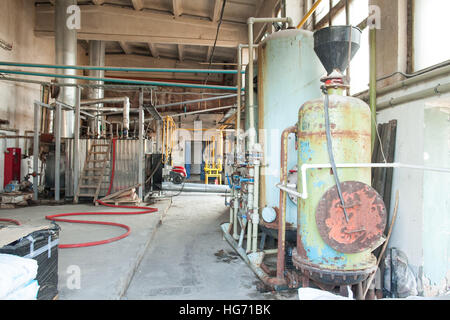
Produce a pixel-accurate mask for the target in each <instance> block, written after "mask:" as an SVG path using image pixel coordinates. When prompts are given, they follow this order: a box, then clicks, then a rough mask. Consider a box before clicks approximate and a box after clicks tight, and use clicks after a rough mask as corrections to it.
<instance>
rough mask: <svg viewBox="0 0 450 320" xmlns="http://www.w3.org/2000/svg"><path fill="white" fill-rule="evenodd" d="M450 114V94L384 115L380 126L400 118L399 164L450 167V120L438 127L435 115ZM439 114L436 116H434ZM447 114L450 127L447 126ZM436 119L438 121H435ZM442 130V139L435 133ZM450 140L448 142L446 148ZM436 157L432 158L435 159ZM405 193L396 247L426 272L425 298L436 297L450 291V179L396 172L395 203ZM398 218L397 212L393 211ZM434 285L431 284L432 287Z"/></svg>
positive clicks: (423, 85) (418, 271) (394, 238)
mask: <svg viewBox="0 0 450 320" xmlns="http://www.w3.org/2000/svg"><path fill="white" fill-rule="evenodd" d="M449 80H450V77H447V78H440V79H434V80H432V81H428V82H426V83H421V84H419V85H415V86H413V87H410V88H408V89H404V90H399V91H396V92H393V93H391V94H389V95H386V96H383V97H381V98H379V100H378V103H380V102H384V101H387V100H388V99H391V98H393V97H399V96H402V95H404V94H409V93H412V92H415V91H418V90H421V89H424V88H429V87H433V86H435V85H436V84H438V83H444V82H448V81H449ZM435 108H437V109H443V110H447V112H449V111H450V94H449V93H448V94H443V95H440V96H434V97H430V98H426V99H421V100H417V101H412V102H409V103H406V104H402V105H398V106H395V107H392V108H388V109H385V110H383V111H380V112H379V114H378V119H377V120H378V122H379V123H386V122H388V121H390V120H393V119H396V120H397V121H398V123H397V145H396V155H395V161H396V162H401V163H406V164H416V165H426V166H436V167H449V163H450V121H448V120H449V119H450V118H448V117H449V114H448V113H446V112H443V111H441V112H442V116H443V117H444V121H443V122H441V123H440V124H438V123H437V122H436V119H433V117H432V116H430V110H433V109H435ZM431 113H433V112H431ZM445 115H447V119H446V120H447V122H446V123H447V127H445V117H446V116H445ZM434 117H436V116H434ZM437 125H439V126H440V128H442V133H441V134H442V136H439V139H438V138H437V137H436V133H435V132H433V131H432V130H433V128H434V127H435V126H437ZM443 141H447V143H443ZM430 157H431V158H430ZM397 190H399V208H398V218H397V221H396V224H395V226H394V230H393V233H392V238H391V240H390V244H389V246H390V247H396V248H399V249H401V250H402V251H404V252H405V253H406V255H407V256H408V259H409V264H410V266H411V267H412V269H413V270H414V271H415V273H416V275H419V274H421V273H422V272H423V275H424V277H425V278H426V279H425V280H424V281H425V283H424V286H425V288H424V289H423V290H424V294H426V295H436V294H437V293H439V289H440V290H441V293H442V292H444V291H445V287H450V277H449V275H450V260H449V257H450V256H449V251H450V249H449V248H450V229H449V226H450V221H449V218H448V216H449V214H450V174H440V175H439V177H438V178H437V177H436V174H434V173H429V172H423V171H419V170H410V169H395V170H394V175H393V185H392V199H394V198H395V192H396V191H397ZM391 207H392V208H391V213H390V216H391V217H392V211H393V207H394V206H391ZM427 283H428V284H427Z"/></svg>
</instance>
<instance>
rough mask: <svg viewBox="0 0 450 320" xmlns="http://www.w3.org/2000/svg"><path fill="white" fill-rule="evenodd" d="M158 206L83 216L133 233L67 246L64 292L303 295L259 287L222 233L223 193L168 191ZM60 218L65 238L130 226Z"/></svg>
mask: <svg viewBox="0 0 450 320" xmlns="http://www.w3.org/2000/svg"><path fill="white" fill-rule="evenodd" d="M152 207H157V208H158V209H159V211H158V212H157V213H150V214H145V215H130V216H123V215H120V216H108V217H106V216H94V217H79V218H80V219H86V220H99V221H111V222H119V223H123V224H126V225H129V226H130V227H131V234H130V235H129V236H128V237H127V238H124V239H122V240H119V241H116V242H112V243H109V244H105V245H101V246H94V247H86V248H75V249H60V250H59V265H58V268H59V299H60V300H81V299H83V300H99V299H101V300H110V299H134V300H138V299H139V300H140V299H160V300H169V299H183V300H184V299H186V300H189V299H198V300H204V299H208V300H232V299H297V293H296V291H294V292H290V293H276V294H272V293H264V294H262V293H259V292H258V291H257V289H256V284H257V283H258V279H257V277H256V276H255V275H254V273H253V272H252V271H251V270H250V269H249V267H248V266H247V265H246V264H245V263H244V262H243V261H242V260H241V258H240V257H239V256H237V255H236V253H235V252H234V251H233V249H232V248H231V246H230V245H229V244H228V243H227V242H226V241H225V240H223V237H222V232H221V230H220V224H221V223H223V222H226V221H227V220H228V211H227V209H226V207H225V205H224V198H223V196H220V195H194V194H182V195H179V196H177V197H174V198H173V200H172V203H171V201H170V200H167V199H166V200H161V201H158V202H157V203H156V204H154V205H152ZM169 207H170V208H169ZM114 211H124V210H123V209H122V210H120V209H112V208H105V207H94V206H92V205H64V206H37V207H26V208H19V209H14V210H0V217H4V218H14V219H18V220H19V221H21V222H22V223H24V224H48V221H47V220H45V216H46V215H50V214H57V213H67V212H114ZM130 211H132V210H130ZM161 221H162V223H161ZM59 225H60V226H61V233H60V243H62V244H64V243H77V242H86V241H95V240H102V239H106V238H109V237H114V236H118V235H120V234H122V233H123V232H124V231H123V230H122V229H119V228H117V227H109V226H96V225H86V224H67V223H60V224H59ZM78 271H79V272H80V277H79V280H80V281H79V288H77V280H78V278H77V275H78Z"/></svg>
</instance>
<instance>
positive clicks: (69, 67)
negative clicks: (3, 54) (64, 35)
mask: <svg viewBox="0 0 450 320" xmlns="http://www.w3.org/2000/svg"><path fill="white" fill-rule="evenodd" d="M58 1H59V0H58ZM71 1H73V0H71ZM64 23H65V21H64ZM0 66H9V67H23V68H40V69H62V70H89V71H121V72H150V73H152V72H168V73H215V74H237V70H220V69H209V70H208V69H176V68H174V69H170V68H127V67H105V66H103V65H98V66H92V65H91V66H77V65H63V64H37V63H22V62H8V61H0Z"/></svg>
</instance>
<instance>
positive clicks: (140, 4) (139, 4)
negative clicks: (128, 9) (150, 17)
mask: <svg viewBox="0 0 450 320" xmlns="http://www.w3.org/2000/svg"><path fill="white" fill-rule="evenodd" d="M131 2H132V3H133V8H134V10H137V11H141V10H142V9H144V1H143V0H131Z"/></svg>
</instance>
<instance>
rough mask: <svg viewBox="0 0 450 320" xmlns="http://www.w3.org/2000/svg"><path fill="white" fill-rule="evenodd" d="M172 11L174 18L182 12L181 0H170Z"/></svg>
mask: <svg viewBox="0 0 450 320" xmlns="http://www.w3.org/2000/svg"><path fill="white" fill-rule="evenodd" d="M172 13H173V15H174V16H175V18H178V17H179V16H181V15H182V14H183V8H182V6H181V0H172Z"/></svg>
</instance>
